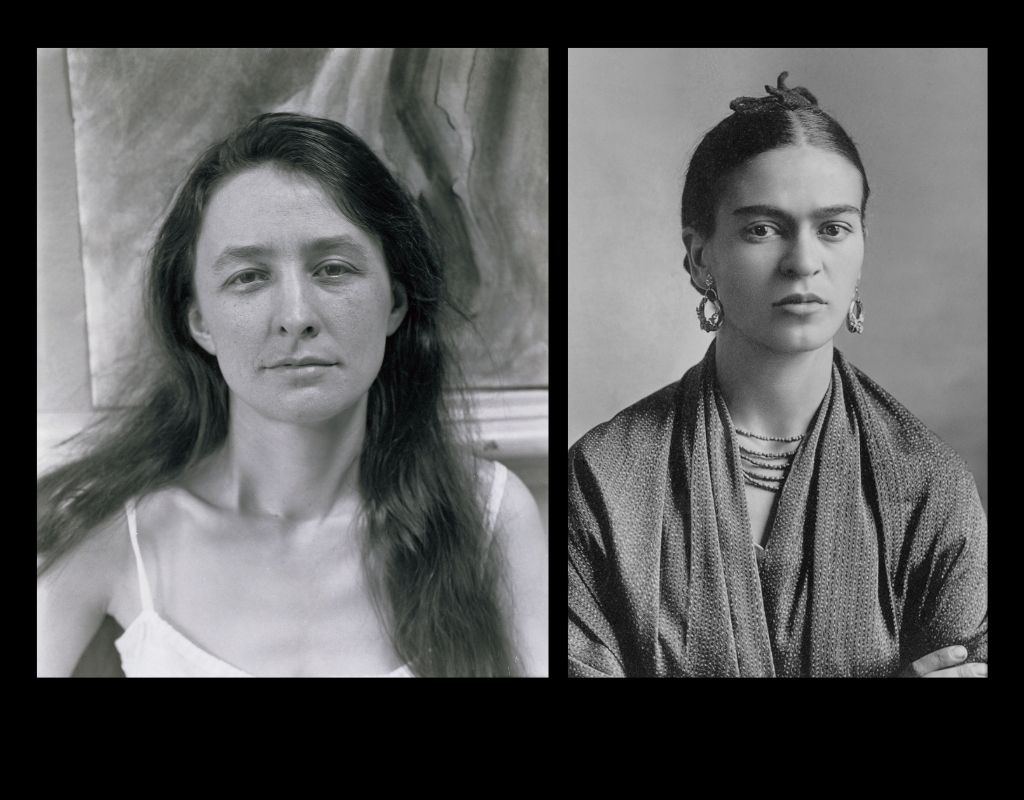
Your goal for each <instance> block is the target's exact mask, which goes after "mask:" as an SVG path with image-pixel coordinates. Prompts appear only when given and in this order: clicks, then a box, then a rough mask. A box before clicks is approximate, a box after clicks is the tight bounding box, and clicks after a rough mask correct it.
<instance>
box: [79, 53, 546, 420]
mask: <svg viewBox="0 0 1024 800" xmlns="http://www.w3.org/2000/svg"><path fill="white" fill-rule="evenodd" d="M68 67H69V75H70V86H71V100H72V112H73V116H74V126H75V127H74V138H75V156H76V162H77V168H78V199H79V215H80V221H81V231H82V261H83V266H84V271H85V292H86V313H87V320H88V337H89V342H88V344H89V362H90V373H91V378H92V400H93V405H94V406H95V407H103V406H108V405H111V404H114V403H115V401H116V398H115V397H114V395H113V391H114V387H115V383H116V378H117V377H118V375H119V374H120V370H122V369H125V368H127V366H128V365H134V364H136V363H137V362H138V359H137V358H135V356H136V355H138V354H139V353H140V351H141V352H142V353H143V354H144V352H145V348H146V346H147V342H146V338H145V332H144V328H143V326H142V325H141V324H140V322H141V316H140V315H141V308H140V306H139V303H138V297H139V287H140V283H139V282H140V279H141V276H142V272H143V266H144V263H145V260H146V255H147V251H148V249H149V248H150V247H151V246H152V243H153V241H154V238H155V235H156V231H157V229H158V227H159V225H160V223H161V221H162V219H163V217H164V215H165V214H166V211H167V209H168V206H169V202H170V200H171V198H172V196H173V193H174V191H175V189H176V188H177V187H178V186H179V185H180V184H181V182H182V180H183V178H184V176H185V174H186V172H187V170H188V168H189V166H190V165H191V163H192V162H193V160H194V159H195V158H196V156H197V155H198V154H199V153H200V152H201V151H202V150H203V149H205V148H206V147H207V146H208V145H210V144H212V143H213V142H214V141H217V140H219V139H221V138H223V137H224V136H226V135H227V134H229V133H230V132H231V131H232V130H234V129H235V128H236V127H238V126H239V125H240V124H242V123H244V122H245V121H247V120H248V119H250V118H251V117H253V116H255V115H256V114H260V113H264V112H268V111H296V112H301V113H305V114H310V115H313V116H321V117H327V118H330V119H333V120H336V121H338V122H341V123H343V124H345V125H347V126H348V127H350V128H352V129H353V130H354V131H355V132H356V133H358V134H359V135H360V136H361V137H363V139H364V140H366V142H367V143H368V144H369V145H370V147H371V148H373V150H374V151H375V152H376V153H377V154H378V155H379V156H380V157H381V158H382V159H383V160H384V161H385V163H386V164H387V165H388V166H389V167H390V168H391V169H392V171H393V172H395V173H396V174H397V175H398V176H399V178H400V180H401V181H402V182H403V183H404V184H405V186H406V187H407V188H408V189H410V190H411V192H412V194H413V196H414V197H416V198H417V199H418V200H419V202H420V204H421V206H422V207H423V208H424V209H425V210H426V211H427V213H428V214H429V215H430V216H432V217H433V218H434V219H435V220H436V221H437V222H438V223H439V226H440V228H441V230H442V231H443V233H444V236H445V246H446V256H447V263H448V265H449V268H450V269H451V272H452V275H453V281H452V284H453V286H454V288H455V289H456V292H457V295H458V297H459V299H460V300H461V301H462V305H463V306H464V307H465V308H466V309H467V310H468V311H469V312H470V315H471V317H472V319H473V323H474V326H473V327H475V330H474V329H473V327H470V326H464V327H463V328H462V329H461V330H460V331H459V344H460V350H461V354H462V360H463V367H464V369H465V371H466V374H467V377H468V378H469V381H470V383H471V385H472V386H473V387H475V388H480V387H491V388H496V387H501V388H523V387H545V386H547V378H548V374H547V371H548V349H547V312H548V309H547V303H548V295H547V263H548V232H547V218H548V205H547V190H548V179H547V157H548V140H547V125H548V120H547V108H548V98H547V51H545V50H494V49H490V50H472V49H459V50H390V49H386V50H384V49H382V50H349V49H336V50H329V49H306V50H295V49H285V50H262V49H251V50H245V49H230V50H228V49H225V50H188V49H167V50H122V49H117V50H115V49H111V50H91V49H90V50H85V49H69V50H68Z"/></svg>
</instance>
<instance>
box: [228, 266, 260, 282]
mask: <svg viewBox="0 0 1024 800" xmlns="http://www.w3.org/2000/svg"><path fill="white" fill-rule="evenodd" d="M258 274H259V273H258V272H256V271H255V270H251V269H250V270H247V271H245V272H240V273H238V274H237V275H236V276H235V279H234V281H232V282H233V283H240V284H248V283H255V282H256V276H257V275H258ZM249 276H251V278H250V277H249Z"/></svg>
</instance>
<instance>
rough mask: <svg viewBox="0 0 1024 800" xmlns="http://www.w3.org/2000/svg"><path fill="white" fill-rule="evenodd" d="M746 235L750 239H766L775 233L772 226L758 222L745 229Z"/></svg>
mask: <svg viewBox="0 0 1024 800" xmlns="http://www.w3.org/2000/svg"><path fill="white" fill-rule="evenodd" d="M747 233H748V234H749V235H750V237H751V238H752V239H767V238H768V237H769V236H770V235H771V234H772V233H777V231H776V230H775V226H774V225H769V224H768V223H766V222H758V223H757V224H756V225H751V226H750V227H749V228H747Z"/></svg>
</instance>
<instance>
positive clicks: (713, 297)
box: [697, 275, 725, 333]
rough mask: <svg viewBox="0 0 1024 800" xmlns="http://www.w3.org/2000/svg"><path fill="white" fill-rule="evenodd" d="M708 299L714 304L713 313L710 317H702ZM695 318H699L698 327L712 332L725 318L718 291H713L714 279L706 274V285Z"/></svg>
mask: <svg viewBox="0 0 1024 800" xmlns="http://www.w3.org/2000/svg"><path fill="white" fill-rule="evenodd" d="M708 300H710V301H711V302H712V303H714V304H715V313H714V314H713V315H712V317H711V319H705V318H704V304H705V303H707V301H708ZM697 319H699V320H700V329H701V330H702V331H705V332H706V333H712V332H714V331H717V330H718V329H719V328H721V327H722V320H723V319H725V309H724V308H723V307H722V301H721V299H719V297H718V292H716V291H715V279H714V278H712V277H711V275H708V287H707V290H706V293H705V295H704V297H703V298H702V299H701V301H700V305H699V306H697Z"/></svg>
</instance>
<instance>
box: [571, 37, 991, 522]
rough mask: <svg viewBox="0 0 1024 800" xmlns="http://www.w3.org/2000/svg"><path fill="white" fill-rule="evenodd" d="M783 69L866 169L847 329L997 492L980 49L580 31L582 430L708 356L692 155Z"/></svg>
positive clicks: (860, 351)
mask: <svg viewBox="0 0 1024 800" xmlns="http://www.w3.org/2000/svg"><path fill="white" fill-rule="evenodd" d="M783 71H788V72H789V79H788V80H787V85H788V86H790V87H794V86H806V87H807V88H808V89H809V90H810V91H811V92H812V93H813V94H814V95H815V96H816V97H817V98H818V102H819V104H820V105H821V106H822V107H823V108H824V109H825V110H826V111H828V112H829V113H831V114H832V115H833V116H835V117H836V119H837V120H838V121H839V122H840V124H842V125H843V126H844V127H845V128H846V130H847V132H848V133H849V134H850V135H851V136H852V137H853V139H854V141H855V142H856V144H857V146H858V149H859V151H860V154H861V159H862V160H863V162H864V167H865V169H866V170H867V175H868V181H869V183H870V186H871V197H870V199H869V200H868V206H867V220H866V224H867V232H868V238H867V248H866V252H865V257H864V267H863V274H862V278H861V286H860V296H861V299H862V300H863V302H864V333H863V334H861V335H859V336H858V335H854V334H851V333H849V332H848V331H846V329H845V327H844V328H843V329H842V330H841V331H840V333H839V334H838V335H837V336H836V338H835V340H834V343H835V346H836V347H837V348H838V349H839V350H841V351H842V352H843V354H844V355H846V356H847V357H848V358H849V359H850V361H851V362H852V363H853V364H854V365H855V366H857V367H858V368H860V369H861V370H863V371H864V372H865V373H866V374H867V375H868V376H869V377H871V378H872V379H874V380H875V381H877V382H878V383H879V384H881V386H882V387H883V388H884V389H886V390H887V391H888V392H889V393H890V394H892V395H893V396H894V397H895V398H896V399H897V400H899V401H900V402H901V403H902V404H903V405H904V406H906V407H907V408H908V409H909V410H910V412H911V413H913V414H914V415H915V416H916V417H917V418H918V419H920V420H921V421H922V422H923V423H924V424H925V425H927V426H928V427H929V428H930V429H931V430H932V431H934V432H935V433H936V434H938V435H939V436H941V437H942V438H943V439H944V440H945V441H946V442H948V443H949V444H950V445H951V446H952V447H953V448H954V449H956V451H957V452H958V453H959V454H960V455H961V456H962V457H963V458H964V459H965V460H966V461H967V464H968V467H969V468H970V469H971V471H972V472H973V473H974V477H975V480H976V481H977V484H978V491H979V494H980V495H981V501H982V504H983V505H984V506H985V508H986V511H987V508H988V411H987V405H988V386H987V382H988V335H987V311H988V309H987V304H986V296H987V260H988V246H987V241H986V236H987V226H986V219H987V213H988V203H987V191H988V184H987V157H988V154H987V147H986V140H987V135H988V129H987V113H988V98H987V82H988V65H987V52H986V51H985V50H833V49H801V50H796V49H790V50H784V49H757V50H750V49H747V50H570V51H569V125H568V130H569V292H568V295H569V316H568V358H569V370H568V395H569V404H568V405H569V425H568V428H569V430H568V433H569V445H570V446H571V445H572V444H573V442H575V441H576V440H577V439H578V438H579V437H580V436H582V435H583V434H584V433H586V432H587V431H588V430H589V429H590V428H592V427H594V426H595V425H597V424H599V423H601V422H604V421H606V420H608V419H610V418H611V417H613V416H614V415H615V414H616V413H618V412H619V411H621V410H622V409H623V408H625V407H626V406H628V405H630V404H632V403H634V402H636V401H637V400H639V399H641V398H642V397H645V396H646V395H648V394H650V393H652V392H654V391H656V390H657V389H659V388H661V387H662V386H665V385H666V384H669V383H672V382H673V381H676V380H678V379H679V378H680V377H682V375H683V373H684V372H686V370H687V369H689V368H690V367H691V366H693V365H694V364H696V363H697V362H698V361H700V360H701V359H702V358H703V356H704V354H705V352H706V351H707V348H708V346H709V345H710V344H711V341H712V334H709V333H704V332H703V331H701V329H700V326H699V324H698V322H697V315H696V311H695V309H696V307H697V305H698V303H699V302H700V299H701V297H700V295H699V294H698V293H697V291H696V290H695V289H693V287H691V286H690V284H689V276H688V275H687V273H686V271H685V269H684V268H683V254H684V253H683V245H682V241H681V238H680V236H681V233H680V221H679V202H680V197H681V195H682V188H683V180H684V176H685V170H686V166H687V164H688V162H689V157H690V155H691V154H692V153H693V150H694V148H695V147H696V145H697V143H698V141H699V140H700V137H701V136H702V135H703V134H704V133H705V132H706V131H708V130H709V129H710V128H712V127H714V125H716V124H717V123H718V122H719V121H721V120H722V119H723V118H724V117H726V116H728V115H729V114H730V113H732V112H731V111H730V110H729V102H730V101H731V100H733V99H734V98H736V97H741V96H749V97H761V96H763V95H764V94H765V91H764V86H765V84H770V85H772V86H774V85H775V83H776V80H777V79H778V76H779V73H781V72H783ZM726 313H728V310H726Z"/></svg>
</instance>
